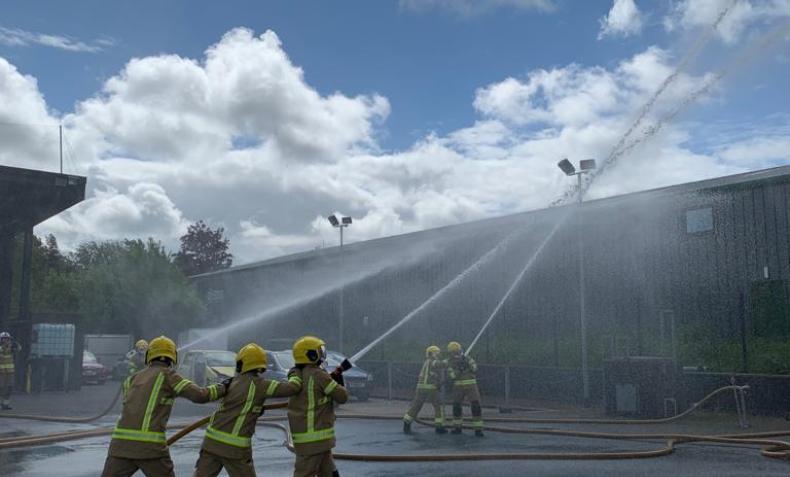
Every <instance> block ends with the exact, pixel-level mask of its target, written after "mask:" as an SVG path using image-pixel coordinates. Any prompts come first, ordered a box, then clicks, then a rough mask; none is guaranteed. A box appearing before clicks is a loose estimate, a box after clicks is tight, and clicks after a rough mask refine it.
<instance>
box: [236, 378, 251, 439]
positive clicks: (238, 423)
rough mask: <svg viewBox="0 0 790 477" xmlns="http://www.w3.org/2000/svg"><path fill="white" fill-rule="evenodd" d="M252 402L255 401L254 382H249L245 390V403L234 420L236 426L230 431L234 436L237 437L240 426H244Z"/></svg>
mask: <svg viewBox="0 0 790 477" xmlns="http://www.w3.org/2000/svg"><path fill="white" fill-rule="evenodd" d="M253 401H255V382H254V381H250V387H249V389H247V401H246V402H245V403H244V407H243V408H241V414H239V417H237V418H236V424H234V425H233V431H231V433H232V434H233V435H234V436H238V435H239V432H240V431H241V426H242V425H243V424H244V420H245V419H246V418H247V414H249V413H250V408H252V403H253Z"/></svg>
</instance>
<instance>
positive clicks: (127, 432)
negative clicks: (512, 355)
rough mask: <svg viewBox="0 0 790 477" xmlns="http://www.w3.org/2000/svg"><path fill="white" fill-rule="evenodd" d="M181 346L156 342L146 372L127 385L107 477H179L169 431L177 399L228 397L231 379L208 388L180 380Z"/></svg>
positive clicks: (161, 340)
mask: <svg viewBox="0 0 790 477" xmlns="http://www.w3.org/2000/svg"><path fill="white" fill-rule="evenodd" d="M177 357H178V353H177V351H176V345H175V343H173V341H172V340H171V339H170V338H167V337H165V336H160V337H159V338H155V339H153V340H151V343H150V345H149V347H148V351H147V353H146V358H145V362H146V364H147V365H148V366H147V367H146V368H144V369H142V370H141V371H138V372H137V373H135V374H133V375H131V376H129V377H128V378H126V380H125V381H124V383H123V409H121V416H120V417H119V418H118V422H117V423H116V425H115V429H114V430H113V432H112V440H111V441H110V449H109V451H108V453H107V460H106V461H105V463H104V471H103V472H102V477H127V476H130V475H133V474H134V473H135V472H137V470H142V471H143V473H144V474H145V475H146V476H149V477H152V476H156V477H161V476H164V477H174V476H175V473H174V472H173V461H172V460H170V452H169V451H168V448H167V442H166V438H165V428H166V427H167V421H168V419H169V418H170V412H171V411H172V409H173V401H174V400H175V398H176V397H179V396H180V397H184V398H187V399H189V400H190V401H192V402H195V403H206V402H209V401H215V400H217V399H219V398H221V397H222V396H224V395H225V392H226V390H227V388H228V386H229V385H230V379H231V378H229V379H227V380H225V381H224V382H223V383H222V384H214V385H211V386H208V387H207V388H201V387H199V386H196V385H195V384H193V383H192V382H191V381H189V380H188V379H184V378H182V377H181V376H179V375H178V374H177V373H176V372H175V371H174V370H173V366H174V365H175V364H176V363H177V361H178V359H177Z"/></svg>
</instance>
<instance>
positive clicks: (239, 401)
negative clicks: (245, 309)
mask: <svg viewBox="0 0 790 477" xmlns="http://www.w3.org/2000/svg"><path fill="white" fill-rule="evenodd" d="M266 366H267V358H266V352H265V351H264V350H263V348H261V347H260V346H258V345H257V344H255V343H250V344H248V345H247V346H245V347H243V348H241V350H239V353H238V354H237V355H236V372H237V373H238V375H237V376H236V378H234V379H233V381H232V382H231V384H230V386H229V387H228V391H227V393H226V394H225V397H224V398H223V399H222V403H221V404H220V405H219V408H218V409H217V410H216V411H215V412H214V414H213V415H212V416H211V420H210V421H209V425H208V427H207V428H206V435H205V437H204V438H203V446H202V447H201V449H200V457H199V458H198V461H197V463H196V464H195V473H194V474H193V477H215V476H216V475H218V474H219V473H220V471H222V468H223V467H224V468H225V471H226V472H227V473H228V475H229V476H230V477H247V476H252V477H254V476H255V465H254V464H253V462H252V435H253V434H254V433H255V424H256V421H257V420H258V417H260V415H261V414H263V403H264V401H265V400H266V398H268V397H287V396H293V395H294V394H296V393H298V392H299V390H300V389H301V388H302V386H301V384H300V383H299V380H298V378H295V377H294V378H291V381H283V382H280V381H275V380H269V379H264V378H263V376H261V374H263V373H264V372H265V371H266Z"/></svg>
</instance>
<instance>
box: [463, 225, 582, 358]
mask: <svg viewBox="0 0 790 477" xmlns="http://www.w3.org/2000/svg"><path fill="white" fill-rule="evenodd" d="M568 215H569V214H566V215H564V216H563V217H562V218H560V220H558V221H557V223H556V224H555V225H554V227H553V228H552V229H551V231H550V232H549V233H548V235H546V238H544V239H543V242H541V243H540V245H538V248H537V249H535V252H534V253H533V254H532V255H531V256H530V257H529V259H528V260H527V263H525V264H524V268H522V269H521V272H519V274H518V275H517V276H516V279H515V280H513V283H512V284H511V285H510V288H508V289H507V292H505V294H504V295H503V296H502V298H501V299H500V300H499V303H497V305H496V307H494V311H492V312H491V315H490V316H489V317H488V319H487V320H486V321H485V323H484V324H483V327H482V328H480V331H478V332H477V335H476V336H475V339H473V340H472V342H471V343H470V344H469V346H468V347H467V348H466V354H469V353H471V352H472V348H474V347H475V345H476V344H477V342H478V341H479V340H480V337H481V336H483V333H485V331H486V330H487V329H488V325H490V324H491V322H492V321H494V318H495V317H496V316H497V315H498V314H499V311H500V310H501V309H502V307H503V306H504V305H505V302H507V299H508V298H510V295H511V294H512V293H513V291H514V290H515V289H516V288H517V287H518V285H519V284H520V283H521V281H522V280H523V279H524V277H525V276H526V274H527V272H528V271H529V270H530V269H531V268H532V266H533V265H534V264H535V260H537V258H538V256H539V255H540V253H541V252H542V251H543V248H544V247H546V244H548V243H549V242H551V239H552V238H553V237H554V234H556V233H557V230H559V229H560V227H562V224H564V223H565V220H566V219H567V218H568Z"/></svg>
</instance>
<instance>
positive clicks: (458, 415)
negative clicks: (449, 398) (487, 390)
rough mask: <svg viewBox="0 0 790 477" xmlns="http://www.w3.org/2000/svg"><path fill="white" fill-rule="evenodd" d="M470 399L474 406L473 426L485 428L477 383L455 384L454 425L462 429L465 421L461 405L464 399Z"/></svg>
mask: <svg viewBox="0 0 790 477" xmlns="http://www.w3.org/2000/svg"><path fill="white" fill-rule="evenodd" d="M465 399H468V400H469V404H470V407H471V408H472V426H474V428H475V429H482V428H483V409H482V407H481V406H480V391H479V390H478V389H477V384H465V385H462V386H459V385H455V386H453V427H455V428H456V429H461V427H462V426H463V423H464V418H463V412H462V408H461V406H462V405H463V403H464V400H465Z"/></svg>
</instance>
